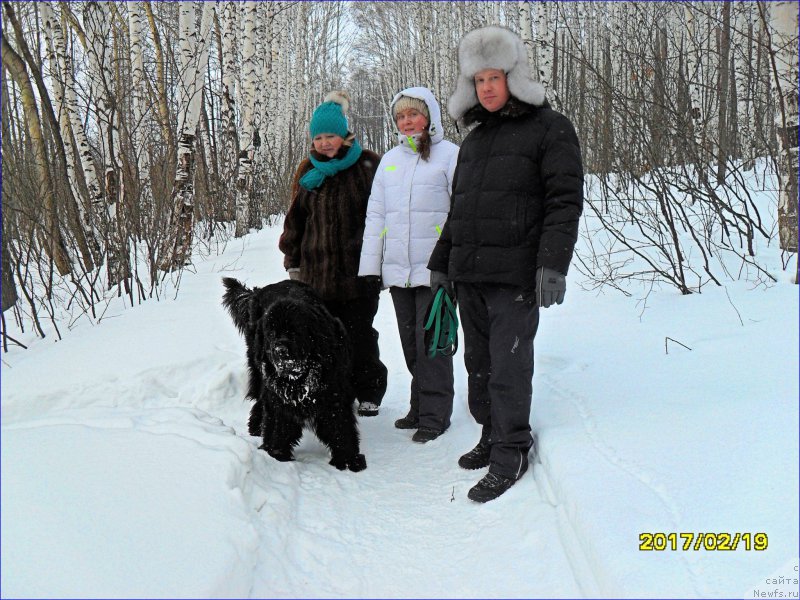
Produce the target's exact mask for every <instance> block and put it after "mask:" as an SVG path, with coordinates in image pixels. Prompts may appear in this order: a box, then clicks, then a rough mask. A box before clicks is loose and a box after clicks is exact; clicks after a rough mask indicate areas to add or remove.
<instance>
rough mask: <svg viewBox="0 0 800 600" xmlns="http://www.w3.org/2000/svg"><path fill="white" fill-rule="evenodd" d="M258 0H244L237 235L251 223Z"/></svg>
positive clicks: (237, 182) (256, 83)
mask: <svg viewBox="0 0 800 600" xmlns="http://www.w3.org/2000/svg"><path fill="white" fill-rule="evenodd" d="M258 4H259V3H258V2H252V1H250V2H245V3H244V11H243V14H242V38H241V40H242V44H241V45H242V88H241V89H242V93H241V114H242V117H241V126H240V127H239V153H238V156H239V169H238V178H237V181H236V237H240V236H243V235H244V234H246V233H247V231H248V229H249V227H250V190H251V184H252V176H253V158H254V154H255V148H254V146H253V140H254V133H255V131H256V123H255V115H256V95H257V92H258V90H257V87H258V73H257V68H258V65H257V61H256V20H257V18H258Z"/></svg>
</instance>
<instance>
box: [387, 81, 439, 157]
mask: <svg viewBox="0 0 800 600" xmlns="http://www.w3.org/2000/svg"><path fill="white" fill-rule="evenodd" d="M403 96H407V97H409V98H416V99H417V100H422V101H423V102H424V103H425V105H426V106H427V107H428V113H430V117H429V118H428V120H429V121H430V125H428V132H429V133H430V134H431V143H432V144H438V143H439V142H441V141H442V140H443V139H444V128H443V127H442V109H441V108H439V103H438V102H437V101H436V98H435V97H434V95H433V92H432V91H430V90H429V89H428V88H426V87H410V88H406V89H404V90H403V91H402V92H399V93H397V94H395V96H394V98H392V103H391V104H390V105H389V112H391V113H392V121H394V105H395V104H397V101H398V100H400V98H402V97H403ZM393 124H394V123H393ZM394 125H395V130H397V126H396V124H394Z"/></svg>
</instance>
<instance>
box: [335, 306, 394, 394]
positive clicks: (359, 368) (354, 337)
mask: <svg viewBox="0 0 800 600" xmlns="http://www.w3.org/2000/svg"><path fill="white" fill-rule="evenodd" d="M325 306H326V307H327V308H328V310H329V311H330V312H331V314H333V316H334V317H337V318H338V319H339V320H341V321H342V323H343V324H344V327H345V329H347V333H348V334H349V335H350V342H351V343H352V345H353V372H352V377H353V388H354V390H355V393H356V398H358V401H359V402H374V403H375V404H377V405H378V406H380V404H381V401H382V400H383V395H384V394H385V393H386V366H385V365H384V364H383V363H382V362H381V353H380V350H379V349H378V332H377V331H375V329H374V328H373V327H372V321H373V319H374V318H375V313H377V312H378V294H374V295H370V296H361V297H358V298H353V299H351V300H347V301H344V302H334V301H328V302H325Z"/></svg>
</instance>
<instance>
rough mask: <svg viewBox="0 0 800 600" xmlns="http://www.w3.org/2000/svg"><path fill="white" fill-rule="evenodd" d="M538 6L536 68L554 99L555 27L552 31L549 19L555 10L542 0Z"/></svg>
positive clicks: (549, 94)
mask: <svg viewBox="0 0 800 600" xmlns="http://www.w3.org/2000/svg"><path fill="white" fill-rule="evenodd" d="M536 8H537V11H536V46H537V48H536V69H537V73H538V75H539V81H541V83H542V85H543V86H544V89H545V92H546V94H547V98H548V99H549V100H550V101H553V100H554V98H555V91H554V90H553V88H552V83H553V58H554V57H553V40H554V35H555V28H553V31H552V32H551V29H550V26H549V25H550V23H549V19H550V13H551V12H554V11H551V10H550V9H549V7H548V5H547V3H546V2H543V1H541V0H540V1H539V2H538V3H537V7H536Z"/></svg>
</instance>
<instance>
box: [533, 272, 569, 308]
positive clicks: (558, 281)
mask: <svg viewBox="0 0 800 600" xmlns="http://www.w3.org/2000/svg"><path fill="white" fill-rule="evenodd" d="M566 291H567V279H566V277H564V276H563V275H562V274H561V273H559V272H558V271H555V270H553V269H548V268H547V267H539V268H538V269H536V306H540V307H542V308H547V307H548V306H550V305H552V304H561V303H562V302H564V293H565V292H566Z"/></svg>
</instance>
